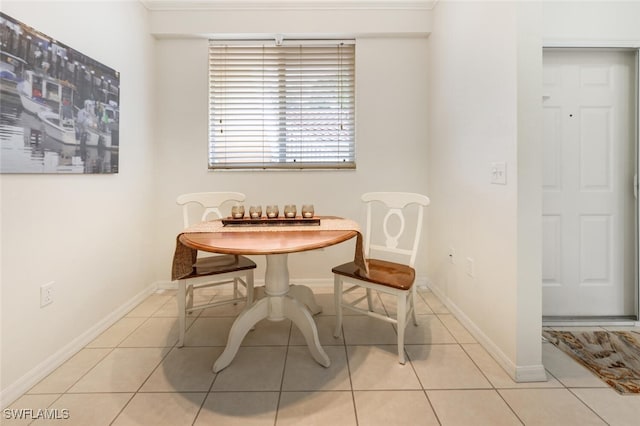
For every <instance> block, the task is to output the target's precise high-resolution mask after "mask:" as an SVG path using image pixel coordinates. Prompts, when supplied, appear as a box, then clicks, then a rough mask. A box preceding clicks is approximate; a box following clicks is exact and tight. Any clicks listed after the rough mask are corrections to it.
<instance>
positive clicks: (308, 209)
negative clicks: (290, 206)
mask: <svg viewBox="0 0 640 426" xmlns="http://www.w3.org/2000/svg"><path fill="white" fill-rule="evenodd" d="M314 214H315V212H314V210H313V204H303V205H302V217H303V218H305V219H309V218H312V217H313V215H314Z"/></svg>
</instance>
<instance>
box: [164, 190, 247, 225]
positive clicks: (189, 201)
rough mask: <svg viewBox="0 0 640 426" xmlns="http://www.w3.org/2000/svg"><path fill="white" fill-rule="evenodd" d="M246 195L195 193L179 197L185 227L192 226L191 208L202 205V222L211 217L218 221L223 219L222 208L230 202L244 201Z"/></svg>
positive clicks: (177, 201)
mask: <svg viewBox="0 0 640 426" xmlns="http://www.w3.org/2000/svg"><path fill="white" fill-rule="evenodd" d="M244 199H245V195H244V194H242V193H241V192H193V193H190V194H182V195H179V196H178V198H177V199H176V203H178V204H179V205H181V206H182V217H183V220H184V227H185V228H186V227H188V226H189V225H191V221H190V219H189V218H190V215H189V207H190V206H194V205H200V207H201V208H202V209H203V212H202V216H201V217H200V220H201V221H205V220H207V219H208V218H209V215H212V214H213V215H215V216H216V218H217V219H220V218H222V217H223V215H222V212H221V211H220V206H221V205H222V204H224V203H226V202H229V201H235V202H241V201H244Z"/></svg>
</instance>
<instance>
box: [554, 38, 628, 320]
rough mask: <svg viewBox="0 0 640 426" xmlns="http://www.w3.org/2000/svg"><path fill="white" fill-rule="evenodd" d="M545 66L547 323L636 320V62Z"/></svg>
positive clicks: (580, 60)
mask: <svg viewBox="0 0 640 426" xmlns="http://www.w3.org/2000/svg"><path fill="white" fill-rule="evenodd" d="M543 57H544V59H543V63H544V82H543V84H544V88H543V92H544V99H543V107H544V120H543V122H544V126H543V131H544V135H543V218H542V223H543V227H542V229H543V235H542V238H543V256H542V257H543V265H542V267H543V271H542V280H543V282H542V286H543V289H542V295H543V301H542V306H543V309H542V311H543V315H545V316H621V315H632V314H634V310H635V304H634V294H635V261H634V253H635V248H634V247H635V235H636V233H637V231H636V228H635V207H634V202H635V201H634V187H633V185H634V173H635V156H636V150H635V143H634V134H635V133H634V131H633V125H634V123H635V120H634V113H635V102H634V96H633V93H634V91H635V85H634V84H633V79H634V78H635V71H634V58H635V57H634V54H633V53H631V52H625V51H613V50H591V49H571V50H569V49H545V51H544V56H543Z"/></svg>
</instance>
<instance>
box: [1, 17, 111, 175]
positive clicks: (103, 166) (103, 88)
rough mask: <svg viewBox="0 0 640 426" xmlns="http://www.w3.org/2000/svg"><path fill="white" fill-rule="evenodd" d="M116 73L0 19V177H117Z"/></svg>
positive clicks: (7, 19) (13, 21)
mask: <svg viewBox="0 0 640 426" xmlns="http://www.w3.org/2000/svg"><path fill="white" fill-rule="evenodd" d="M119 105H120V73H119V72H117V71H115V70H113V69H112V68H110V67H108V66H106V65H104V64H101V63H100V62H98V61H96V60H94V59H92V58H90V57H88V56H86V55H84V54H82V53H80V52H78V51H77V50H74V49H72V48H70V47H69V46H67V45H65V44H63V43H60V42H59V41H57V40H55V39H53V38H51V37H49V36H47V35H45V34H43V33H41V32H39V31H37V30H35V29H34V28H31V27H29V26H27V25H25V24H24V23H22V22H20V21H18V20H16V19H14V18H12V17H10V16H8V15H6V14H4V13H1V12H0V173H118V158H119V149H120V130H119V124H120V109H119Z"/></svg>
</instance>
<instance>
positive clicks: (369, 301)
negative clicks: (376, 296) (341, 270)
mask: <svg viewBox="0 0 640 426" xmlns="http://www.w3.org/2000/svg"><path fill="white" fill-rule="evenodd" d="M367 305H369V312H373V298H372V297H371V289H370V288H367Z"/></svg>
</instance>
